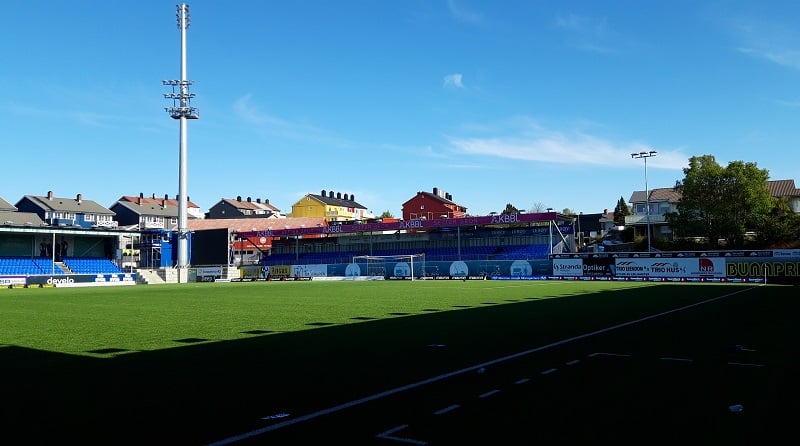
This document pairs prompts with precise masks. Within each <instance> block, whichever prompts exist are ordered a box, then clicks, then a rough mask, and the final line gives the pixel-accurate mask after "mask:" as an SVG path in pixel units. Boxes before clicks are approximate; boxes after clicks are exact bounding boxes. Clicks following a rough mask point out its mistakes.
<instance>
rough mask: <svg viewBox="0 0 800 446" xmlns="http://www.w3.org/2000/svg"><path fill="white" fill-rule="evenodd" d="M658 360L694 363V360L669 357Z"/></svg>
mask: <svg viewBox="0 0 800 446" xmlns="http://www.w3.org/2000/svg"><path fill="white" fill-rule="evenodd" d="M659 359H661V360H662V361H674V362H694V360H692V359H689V358H672V357H669V356H664V357H661V358H659Z"/></svg>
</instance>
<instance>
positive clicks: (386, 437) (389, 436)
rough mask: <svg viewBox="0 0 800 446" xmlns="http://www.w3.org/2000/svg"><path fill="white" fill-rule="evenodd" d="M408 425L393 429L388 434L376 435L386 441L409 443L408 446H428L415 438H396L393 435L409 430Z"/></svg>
mask: <svg viewBox="0 0 800 446" xmlns="http://www.w3.org/2000/svg"><path fill="white" fill-rule="evenodd" d="M407 427H408V425H407V424H401V425H400V426H397V427H393V428H391V429H389V430H388V431H386V432H383V433H380V434H378V435H376V437H378V438H383V439H384V440H392V441H399V442H401V443H408V444H416V445H419V446H424V445H427V444H428V443H427V442H425V441H421V440H414V439H413V438H405V437H395V436H393V435H392V434H393V433H395V432H399V431H401V430H403V429H405V428H407Z"/></svg>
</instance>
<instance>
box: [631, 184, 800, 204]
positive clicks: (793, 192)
mask: <svg viewBox="0 0 800 446" xmlns="http://www.w3.org/2000/svg"><path fill="white" fill-rule="evenodd" d="M767 188H769V192H770V194H771V195H772V196H773V197H776V198H780V197H800V189H798V188H797V187H796V186H795V184H794V180H771V181H767ZM680 200H681V193H680V192H678V191H677V190H675V188H672V187H662V188H657V189H652V190H650V201H666V202H669V203H677V202H679V201H680ZM645 201H646V200H645V193H644V191H641V190H639V191H634V192H633V195H631V199H630V200H629V202H630V203H643V202H645Z"/></svg>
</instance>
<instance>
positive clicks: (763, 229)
mask: <svg viewBox="0 0 800 446" xmlns="http://www.w3.org/2000/svg"><path fill="white" fill-rule="evenodd" d="M772 200H773V201H772V210H771V211H770V212H769V214H767V215H766V216H765V217H764V218H763V219H761V221H759V222H758V223H757V224H756V242H757V243H758V245H759V246H760V247H763V248H797V247H799V246H800V215H798V214H795V213H794V211H792V208H791V206H790V205H789V201H788V200H787V199H786V197H781V198H773V199H772Z"/></svg>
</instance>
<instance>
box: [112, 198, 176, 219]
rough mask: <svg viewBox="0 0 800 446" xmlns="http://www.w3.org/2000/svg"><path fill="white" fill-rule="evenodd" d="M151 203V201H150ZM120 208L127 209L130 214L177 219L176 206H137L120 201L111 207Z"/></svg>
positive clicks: (129, 202)
mask: <svg viewBox="0 0 800 446" xmlns="http://www.w3.org/2000/svg"><path fill="white" fill-rule="evenodd" d="M151 201H152V200H151ZM116 206H122V207H125V208H127V209H130V210H131V211H132V212H134V213H136V214H137V215H152V216H157V217H169V218H173V217H174V218H177V217H178V207H177V206H167V207H164V206H161V205H160V204H157V203H148V204H144V203H142V204H138V203H136V202H131V201H124V200H120V201H118V202H116V203H115V204H114V206H112V207H116Z"/></svg>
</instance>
